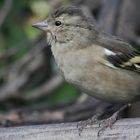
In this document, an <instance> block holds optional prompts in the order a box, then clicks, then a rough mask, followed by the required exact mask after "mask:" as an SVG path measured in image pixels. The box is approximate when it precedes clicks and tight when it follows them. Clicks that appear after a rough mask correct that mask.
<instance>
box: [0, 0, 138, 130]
mask: <svg viewBox="0 0 140 140" xmlns="http://www.w3.org/2000/svg"><path fill="white" fill-rule="evenodd" d="M69 4H73V5H76V6H78V7H80V8H81V9H82V10H83V12H85V14H87V16H90V17H91V18H92V19H93V21H94V22H95V24H96V26H97V27H98V28H99V29H101V30H104V31H105V32H108V33H110V34H112V35H116V36H118V37H120V38H121V39H123V40H125V41H127V42H129V43H130V44H131V45H133V46H134V47H136V48H138V49H139V48H140V12H139V7H140V1H139V0H123V1H122V0H86V1H85V0H75V1H74V0H1V1H0V126H2V127H3V126H15V125H27V124H42V123H43V124H45V123H57V122H71V121H79V120H84V119H87V118H89V117H91V116H93V115H94V114H96V112H98V111H103V112H106V109H108V108H109V107H110V106H111V105H110V104H108V103H105V102H102V101H99V100H96V99H92V98H90V97H88V96H87V95H86V94H84V93H82V94H81V92H80V91H79V90H78V89H76V88H75V87H73V86H72V85H70V84H68V83H66V82H65V81H64V80H63V79H62V77H61V76H60V75H59V71H58V68H57V66H56V64H55V62H54V59H53V57H52V54H51V51H50V46H48V45H47V42H46V36H45V34H44V33H43V32H41V31H39V30H36V29H34V28H32V24H33V23H35V22H37V21H40V20H42V19H45V18H47V17H48V15H49V14H50V13H51V12H52V11H53V10H54V9H56V8H58V7H60V6H67V5H69ZM139 105H140V103H139V102H138V103H136V104H134V105H133V106H132V107H131V108H129V109H127V110H126V111H125V112H124V113H123V116H124V117H138V116H140V111H139Z"/></svg>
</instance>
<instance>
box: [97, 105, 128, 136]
mask: <svg viewBox="0 0 140 140" xmlns="http://www.w3.org/2000/svg"><path fill="white" fill-rule="evenodd" d="M128 106H129V105H124V106H122V107H121V108H120V109H119V110H118V111H116V112H115V113H114V114H113V115H112V116H111V117H109V118H107V119H105V120H103V121H101V122H100V123H99V127H100V130H99V131H98V136H100V135H101V134H102V133H103V132H104V131H105V130H106V128H108V127H109V128H110V129H112V126H113V124H114V123H115V122H116V121H117V119H118V117H119V113H120V112H121V111H123V110H124V109H125V108H127V107H128Z"/></svg>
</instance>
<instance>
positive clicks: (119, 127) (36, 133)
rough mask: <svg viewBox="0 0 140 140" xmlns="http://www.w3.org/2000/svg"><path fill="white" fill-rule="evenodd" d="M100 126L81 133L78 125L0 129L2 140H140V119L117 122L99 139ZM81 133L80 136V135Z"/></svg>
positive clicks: (66, 124) (97, 125) (86, 129)
mask: <svg viewBox="0 0 140 140" xmlns="http://www.w3.org/2000/svg"><path fill="white" fill-rule="evenodd" d="M99 130H100V128H99V124H95V125H93V126H92V127H91V126H87V127H86V128H84V129H83V131H82V132H79V130H78V128H77V123H64V124H53V125H34V126H22V127H9V128H0V139H2V140H11V139H14V140H46V139H48V140H62V139H65V140H76V139H79V140H83V139H88V140H93V139H96V140H97V139H100V140H103V139H104V140H105V139H108V140H112V139H119V140H130V139H131V140H136V139H139V138H140V133H139V132H140V119H139V118H138V119H122V120H119V121H117V122H116V123H115V124H114V125H113V127H112V129H110V128H107V129H106V130H105V131H104V132H103V133H102V134H101V135H100V136H99V137H98V136H97V133H98V131H99ZM79 133H80V135H79Z"/></svg>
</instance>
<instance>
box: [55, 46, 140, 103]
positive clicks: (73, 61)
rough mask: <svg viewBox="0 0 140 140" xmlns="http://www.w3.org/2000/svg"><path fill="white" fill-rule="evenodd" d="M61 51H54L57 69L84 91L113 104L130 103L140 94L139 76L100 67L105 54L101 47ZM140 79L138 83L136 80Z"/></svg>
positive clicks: (103, 66) (121, 70)
mask: <svg viewBox="0 0 140 140" xmlns="http://www.w3.org/2000/svg"><path fill="white" fill-rule="evenodd" d="M62 47H63V46H62ZM62 50H63V49H62ZM62 50H57V49H55V51H53V54H54V57H55V60H56V62H57V64H58V67H59V68H60V69H61V71H62V73H63V75H64V77H65V79H66V81H68V82H70V83H72V84H74V85H76V86H77V87H79V88H80V89H82V90H83V91H84V92H87V93H88V94H90V95H91V96H93V97H97V98H99V99H103V100H107V101H111V102H113V101H131V100H133V99H134V98H135V97H136V96H137V95H140V93H139V92H140V91H139V89H140V88H139V86H138V82H140V76H139V75H138V74H135V73H133V72H129V71H127V72H126V70H123V69H113V68H110V67H108V66H105V65H103V64H101V63H100V62H101V61H102V59H103V55H104V50H103V49H102V48H101V47H96V46H92V47H87V48H85V49H79V50H73V51H69V50H66V49H65V51H64V50H63V51H62ZM138 76H139V80H136V79H138V78H137V77H138Z"/></svg>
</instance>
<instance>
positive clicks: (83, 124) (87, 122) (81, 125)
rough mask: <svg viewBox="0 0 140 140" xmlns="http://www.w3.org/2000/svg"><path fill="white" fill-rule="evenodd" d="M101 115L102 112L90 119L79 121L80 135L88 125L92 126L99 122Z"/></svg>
mask: <svg viewBox="0 0 140 140" xmlns="http://www.w3.org/2000/svg"><path fill="white" fill-rule="evenodd" d="M99 116H100V114H96V115H94V116H93V117H92V118H90V119H88V120H84V121H80V122H78V123H77V128H78V131H79V135H81V132H82V131H83V129H84V128H85V127H87V126H88V125H90V126H92V125H93V124H96V123H98V117H99Z"/></svg>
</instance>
